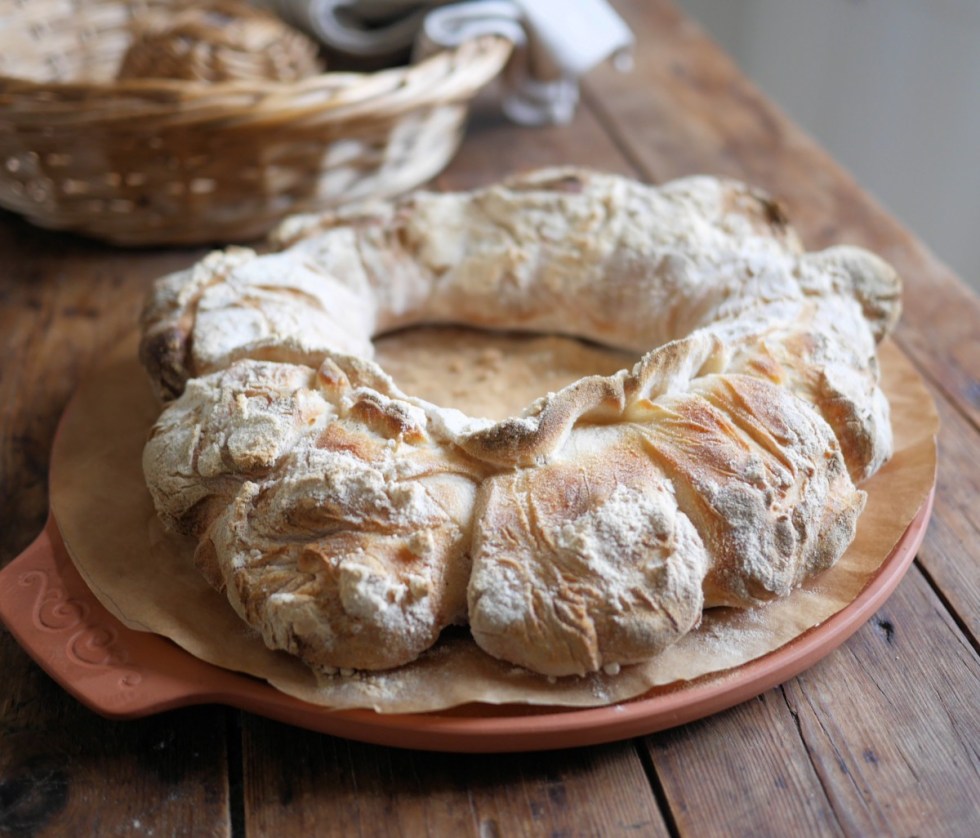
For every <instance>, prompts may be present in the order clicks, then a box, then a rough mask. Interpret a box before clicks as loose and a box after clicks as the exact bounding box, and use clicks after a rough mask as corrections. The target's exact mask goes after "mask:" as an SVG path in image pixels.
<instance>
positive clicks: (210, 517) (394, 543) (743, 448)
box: [141, 169, 900, 676]
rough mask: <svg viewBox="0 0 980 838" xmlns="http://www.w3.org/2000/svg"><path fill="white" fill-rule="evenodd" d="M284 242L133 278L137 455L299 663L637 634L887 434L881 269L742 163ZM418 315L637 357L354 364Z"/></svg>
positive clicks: (801, 515) (726, 601) (804, 520)
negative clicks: (501, 374)
mask: <svg viewBox="0 0 980 838" xmlns="http://www.w3.org/2000/svg"><path fill="white" fill-rule="evenodd" d="M277 241H278V245H277V246H278V247H279V248H280V249H279V250H278V251H276V252H273V253H270V254H267V255H265V256H259V255H257V254H255V253H254V252H252V251H249V250H245V249H240V248H232V249H229V250H228V251H225V252H223V253H217V254H212V255H211V256H209V257H207V258H206V259H204V260H203V261H202V262H201V263H199V264H198V265H197V266H195V267H194V268H192V269H191V270H189V271H186V272H183V273H181V274H177V275H172V276H170V277H165V278H163V279H162V280H160V281H159V282H158V283H157V285H156V287H155V289H154V291H153V293H152V294H151V295H150V298H149V300H148V302H147V305H146V308H145V310H144V314H143V341H142V344H141V358H142V359H143V362H144V365H145V366H146V367H147V370H148V372H149V373H150V376H151V379H152V380H153V381H154V384H155V387H156V388H157V392H158V393H159V394H160V395H161V396H162V397H163V398H164V399H167V400H170V399H173V401H172V402H171V404H170V405H169V406H168V407H167V408H166V409H165V410H164V411H163V413H162V414H161V416H160V419H159V421H158V422H157V424H156V425H155V427H154V429H153V433H152V435H151V438H150V440H149V442H148V443H147V446H146V449H145V451H144V471H145V473H146V477H147V483H148V486H149V488H150V491H151V494H152V496H153V499H154V503H155V504H156V507H157V509H158V512H159V513H160V515H161V518H162V519H163V520H164V522H165V523H166V524H167V525H168V526H170V527H173V528H175V529H179V530H181V531H183V532H190V533H192V534H194V535H196V536H197V537H198V538H199V548H198V551H197V558H198V562H199V564H200V565H201V567H202V570H203V572H204V573H205V575H206V576H207V578H208V579H209V581H211V583H212V584H214V585H216V586H217V587H219V588H222V589H223V590H225V592H226V593H227V595H228V598H229V600H230V601H231V603H232V605H233V606H234V607H235V608H236V610H237V611H238V612H239V614H240V615H241V616H242V618H243V619H245V620H246V621H247V622H248V623H250V624H251V625H253V626H255V627H256V628H257V629H258V630H259V631H260V632H261V633H262V635H263V638H264V639H265V641H266V643H267V644H269V645H270V646H272V647H274V648H282V649H286V650H287V651H289V652H291V653H293V654H296V655H299V656H300V657H301V658H302V659H303V660H305V661H306V662H307V663H309V664H310V665H312V666H314V667H316V668H319V669H330V668H335V667H342V668H365V669H383V668H388V667H392V666H397V665H400V664H402V663H406V662H408V661H410V660H413V659H414V658H415V657H417V656H418V655H419V654H421V653H422V652H423V651H424V650H425V649H426V648H428V647H429V646H431V645H432V644H433V643H434V642H435V641H436V639H437V638H438V636H439V633H440V632H441V631H442V630H443V629H444V628H445V627H446V626H448V625H451V624H454V623H466V622H468V623H469V625H470V628H471V632H472V635H473V637H474V639H475V641H476V642H477V643H478V644H479V645H480V646H481V647H482V648H484V649H485V650H486V651H488V652H489V653H490V654H493V655H495V656H497V657H500V658H502V659H504V660H508V661H511V662H513V663H516V664H519V665H521V666H525V667H527V668H529V669H532V670H534V671H537V672H540V673H543V674H546V675H552V676H556V675H571V674H583V673H586V672H591V671H596V670H597V669H601V668H605V669H607V671H609V670H610V669H611V668H612V669H614V668H615V667H618V666H620V665H624V664H630V663H635V662H639V661H643V660H648V659H649V658H651V657H652V656H654V655H655V654H657V652H659V651H660V650H662V649H663V648H665V647H666V646H667V645H669V644H670V643H673V642H674V641H676V640H677V639H678V638H679V637H681V636H682V635H683V634H685V633H686V632H688V631H690V630H691V628H693V627H694V626H695V625H696V624H697V623H698V621H699V620H700V615H701V610H702V608H703V607H711V606H715V605H728V606H735V607H751V606H753V605H757V604H759V603H762V602H765V601H767V600H769V599H772V598H774V597H779V596H784V595H786V594H787V593H788V592H789V591H790V590H792V589H793V588H794V587H796V586H797V585H799V584H800V583H801V582H802V581H803V580H804V579H806V578H807V577H808V576H810V575H813V574H814V573H818V572H820V571H821V570H823V569H825V568H826V567H829V566H830V565H831V564H833V562H835V561H836V560H837V559H838V558H839V557H840V555H841V554H842V553H843V551H844V550H845V549H846V547H847V545H848V544H849V543H850V541H851V540H852V539H853V536H854V532H855V528H856V523H857V519H858V516H859V515H860V512H861V510H862V508H863V506H864V493H863V492H861V491H860V490H859V489H857V488H856V486H855V483H857V482H860V480H862V479H864V478H866V477H868V476H869V475H870V474H872V473H874V471H876V470H877V469H878V468H879V467H880V465H881V464H882V463H883V462H884V461H885V459H887V457H888V456H889V454H890V451H891V432H890V425H889V421H888V405H887V401H886V400H885V399H884V396H883V395H882V394H881V391H880V389H879V388H878V377H877V376H878V370H877V360H876V354H875V347H876V343H877V341H879V340H880V339H881V338H882V337H883V336H884V335H885V334H887V333H888V331H889V330H890V329H891V328H892V326H893V325H894V323H895V321H896V319H897V317H898V312H899V300H900V283H899V281H898V278H897V277H896V275H895V274H894V272H893V271H892V270H891V269H890V268H889V267H888V266H887V265H885V264H884V263H883V262H882V261H881V260H880V259H878V258H877V257H875V256H873V255H872V254H870V253H868V252H866V251H863V250H860V249H858V248H853V247H838V248H830V249H828V250H825V251H822V252H820V253H806V252H804V251H803V249H802V247H801V245H800V243H799V241H798V239H797V237H796V235H795V233H794V232H793V231H792V229H791V228H790V227H789V225H788V222H787V220H786V218H785V215H784V214H783V213H782V211H781V210H780V209H779V208H778V205H776V204H775V203H774V202H772V200H771V199H769V198H768V197H766V196H764V195H762V194H761V193H759V192H758V191H756V190H753V189H751V188H749V187H746V186H744V185H742V184H737V183H734V182H731V181H724V180H717V179H714V178H707V177H698V178H690V179H686V180H682V181H676V182H673V183H669V184H666V185H664V186H662V187H650V186H645V185H642V184H638V183H635V182H633V181H629V180H627V179H624V178H619V177H614V176H609V175H600V174H597V173H592V172H586V171H582V170H577V169H557V170H545V171H543V172H538V173H532V174H530V175H526V176H523V177H521V178H518V179H514V180H511V181H509V182H505V183H503V184H500V185H497V186H491V187H488V188H486V189H483V190H477V191H475V192H469V193H455V194H436V193H425V192H421V193H416V194H414V195H412V196H409V197H407V198H404V199H401V200H400V201H396V202H391V203H385V204H378V205H372V206H368V207H361V208H357V209H353V210H343V211H339V212H335V213H331V214H327V215H322V216H316V217H314V216H307V217H297V218H295V219H292V220H290V221H288V222H286V223H285V224H284V225H283V227H281V228H280V230H279V232H278V238H277ZM423 323H436V324H438V323H455V324H462V325H467V326H472V327H477V328H491V329H504V328H506V329H521V330H526V331H534V332H550V333H556V334H566V335H573V336H577V337H580V338H584V339H587V340H591V341H596V342H599V343H602V344H605V345H609V346H614V347H617V348H620V349H625V350H628V351H635V352H644V353H645V354H643V355H642V357H641V358H640V360H639V361H638V362H637V363H636V364H635V365H634V366H633V367H632V368H631V369H623V370H620V371H619V372H617V373H615V374H613V375H593V376H586V377H584V378H581V379H580V380H578V381H575V382H574V383H572V384H570V385H568V386H566V387H564V388H562V389H560V390H558V391H557V392H554V393H549V394H547V395H546V396H543V397H542V398H539V399H538V400H536V401H535V402H533V403H532V404H530V405H528V407H527V408H525V409H524V410H523V411H522V412H521V413H519V414H518V415H515V416H511V417H509V418H505V419H502V420H498V421H493V420H490V419H485V418H482V417H478V416H467V415H466V414H464V413H462V412H460V411H458V410H455V409H453V408H451V407H448V406H439V405H435V404H432V403H430V402H427V401H425V400H423V399H421V398H419V397H417V396H414V395H411V394H408V393H404V392H402V391H401V390H400V389H399V388H398V386H397V385H396V384H395V382H394V381H393V380H392V379H391V378H390V377H389V376H388V375H387V374H386V373H385V371H384V370H383V369H381V367H379V366H378V365H377V364H376V363H375V362H374V361H373V360H372V358H373V346H372V344H371V340H372V338H373V337H374V336H375V335H377V334H380V333H382V332H385V331H388V330H391V329H395V328H401V327H404V326H408V325H413V324H423ZM650 346H656V348H654V349H649V347H650Z"/></svg>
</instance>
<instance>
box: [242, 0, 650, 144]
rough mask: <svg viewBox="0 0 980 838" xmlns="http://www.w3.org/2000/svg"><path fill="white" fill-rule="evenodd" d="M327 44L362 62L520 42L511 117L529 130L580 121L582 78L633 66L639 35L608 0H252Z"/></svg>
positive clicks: (512, 73) (507, 104) (510, 90)
mask: <svg viewBox="0 0 980 838" xmlns="http://www.w3.org/2000/svg"><path fill="white" fill-rule="evenodd" d="M253 2H255V3H257V4H258V5H262V6H265V7H266V8H268V9H271V10H272V11H274V12H276V13H277V14H279V15H280V17H282V18H283V19H284V20H286V21H288V22H289V23H292V24H293V25H294V26H297V27H299V28H301V29H303V30H305V31H306V32H308V33H309V34H310V35H312V36H313V37H315V38H317V39H318V40H320V41H321V42H322V43H323V44H325V45H326V46H327V47H329V48H331V49H333V50H335V51H338V52H341V53H345V54H347V55H350V56H354V57H357V58H361V59H371V60H377V61H383V60H385V59H386V58H389V57H390V59H391V60H392V61H396V60H398V58H400V57H402V56H404V55H405V54H406V53H407V52H408V51H409V50H410V49H413V50H414V52H413V55H414V57H415V58H416V59H419V58H423V57H425V56H426V55H429V54H431V53H432V52H435V51H437V50H440V49H447V48H452V47H456V46H459V44H461V43H463V42H464V41H467V40H469V39H471V38H475V37H478V36H480V35H487V34H495V35H501V36H503V37H505V38H507V39H509V40H510V41H512V42H513V44H514V56H513V58H512V59H511V63H510V64H509V65H508V69H507V72H506V73H505V77H504V88H505V92H504V101H503V108H504V112H505V113H506V114H507V116H508V117H509V118H511V119H512V120H514V121H515V122H519V123H521V124H524V125H541V124H556V123H557V124H562V123H566V122H568V121H569V120H571V118H572V117H573V116H574V113H575V107H576V105H577V103H578V95H579V79H580V78H581V77H582V76H583V75H584V74H585V73H587V72H588V71H589V70H591V69H592V68H593V67H595V66H596V65H597V64H599V63H601V62H602V61H605V60H606V59H608V58H613V60H614V62H615V66H616V67H617V68H618V69H621V70H624V69H627V68H628V67H629V66H630V63H631V54H632V48H633V34H632V32H630V30H629V27H627V26H626V24H625V23H624V22H623V20H622V18H620V17H619V15H618V14H616V12H615V11H613V9H612V8H611V7H610V6H609V4H608V3H607V2H606V0H472V1H471V2H463V3H460V2H456V3H451V4H449V3H447V2H446V0H253Z"/></svg>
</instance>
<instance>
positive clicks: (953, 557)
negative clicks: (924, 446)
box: [916, 391, 980, 701]
mask: <svg viewBox="0 0 980 838" xmlns="http://www.w3.org/2000/svg"><path fill="white" fill-rule="evenodd" d="M934 396H935V401H936V406H937V408H938V409H939V419H940V422H941V423H942V424H941V427H940V430H939V465H938V476H937V479H936V502H935V506H934V507H933V514H932V521H931V522H930V524H929V529H928V530H926V537H925V541H924V542H923V544H922V547H921V548H920V550H919V553H918V556H917V557H916V561H917V562H918V563H919V564H920V565H921V566H922V568H923V569H924V570H925V572H926V574H927V575H928V577H929V578H930V579H931V580H932V583H933V584H934V585H935V586H936V587H937V588H938V590H939V591H941V593H942V597H943V599H945V600H946V602H948V603H949V607H950V608H952V609H953V611H954V613H955V615H956V618H957V619H958V620H959V621H960V623H961V625H962V627H963V628H964V630H965V631H967V632H968V633H969V634H970V637H971V640H972V642H973V645H974V648H980V506H978V498H980V471H978V469H977V464H978V463H980V434H978V433H977V431H976V429H975V428H974V427H973V425H971V424H970V422H969V421H967V420H966V419H965V418H964V417H963V415H962V414H961V413H960V412H959V411H958V410H956V409H955V408H954V407H952V406H951V405H950V404H949V402H947V401H946V400H945V399H944V398H943V397H942V395H941V394H940V393H938V392H936V391H934ZM977 700H978V701H980V696H978V697H977Z"/></svg>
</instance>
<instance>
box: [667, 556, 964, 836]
mask: <svg viewBox="0 0 980 838" xmlns="http://www.w3.org/2000/svg"><path fill="white" fill-rule="evenodd" d="M978 695H980V658H978V656H977V654H976V652H975V651H974V650H973V649H972V648H971V647H970V646H969V645H968V644H967V643H966V642H965V639H964V638H963V635H962V634H961V633H960V631H959V630H958V629H957V627H956V626H955V625H954V624H953V622H952V620H951V619H950V617H949V614H948V613H947V612H946V610H945V609H944V608H943V606H942V604H941V603H940V602H939V601H938V599H937V598H936V596H935V594H934V593H933V591H932V590H931V589H930V588H929V586H928V584H927V583H926V582H925V580H924V579H923V577H922V575H921V574H920V573H919V572H918V570H916V569H915V568H913V569H912V570H911V571H910V573H909V575H908V577H907V578H906V579H905V580H904V581H903V582H902V584H901V585H900V586H899V588H898V590H897V591H896V593H895V594H894V595H893V596H892V598H891V599H890V600H889V601H888V602H887V603H886V605H885V606H884V608H882V609H881V610H880V611H879V612H878V614H877V615H875V617H874V618H873V619H872V621H871V622H870V623H869V624H867V625H866V626H864V627H863V628H862V629H860V630H859V631H858V633H857V634H856V635H855V636H854V637H852V638H851V639H850V640H849V641H848V642H847V643H846V644H845V645H844V646H843V647H841V648H840V649H838V650H837V651H836V652H835V653H834V654H833V655H831V656H830V657H829V658H827V659H825V660H824V661H822V662H821V663H819V664H818V665H816V666H815V667H813V668H812V669H810V670H808V671H807V672H805V673H803V674H802V675H800V676H799V677H798V678H795V679H793V680H792V681H790V682H788V683H787V684H785V685H783V687H781V688H778V689H776V690H771V691H769V692H768V693H766V694H765V695H764V696H762V697H760V698H758V699H756V700H754V701H752V702H748V703H747V704H744V705H742V706H740V707H737V708H734V709H733V710H730V711H728V712H727V713H724V714H721V715H719V716H716V717H714V718H712V719H708V720H705V721H704V722H701V723H698V724H694V725H689V726H687V727H684V728H680V729H678V730H676V731H671V732H667V733H665V734H662V735H660V736H655V737H650V738H649V739H648V746H649V749H650V755H651V759H652V762H653V765H654V768H655V770H656V773H657V776H658V777H659V779H660V782H661V783H662V785H663V788H664V793H665V796H666V799H667V801H668V803H669V804H670V806H671V811H672V813H673V817H674V819H675V821H676V822H677V825H678V827H679V830H680V833H681V834H682V835H702V834H726V835H753V836H755V835H773V836H781V835H790V834H792V835H814V836H822V835H832V834H841V833H843V834H846V835H852V836H862V835H970V834H975V833H974V832H971V830H975V828H976V823H977V821H976V814H977V808H976V805H977V804H976V801H977V800H980V706H978V703H977V696H978ZM801 751H802V752H803V753H805V754H806V755H807V758H808V764H807V765H805V766H802V768H801V762H800V760H799V758H798V754H799V753H800V752H801Z"/></svg>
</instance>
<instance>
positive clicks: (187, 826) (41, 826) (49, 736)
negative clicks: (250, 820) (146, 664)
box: [0, 629, 230, 836]
mask: <svg viewBox="0 0 980 838" xmlns="http://www.w3.org/2000/svg"><path fill="white" fill-rule="evenodd" d="M0 672H3V680H4V688H3V689H2V690H0V835H5V836H6V835H11V836H20V835H37V836H42V835H44V836H48V835H50V836H63V835H79V836H87V835H93V836H94V835H174V836H178V835H179V836H195V835H215V836H220V835H228V834H229V832H230V828H229V823H230V820H229V804H228V777H227V771H226V760H225V753H226V742H225V718H226V714H227V712H230V711H224V710H221V709H220V708H213V707H211V708H194V709H191V710H181V711H178V712H173V713H167V714H164V715H162V716H157V717H154V718H150V719H144V720H141V721H138V722H110V721H106V720H105V719H101V718H99V717H98V716H96V715H94V714H92V713H90V712H89V711H88V710H86V709H85V708H84V707H82V706H81V705H80V704H78V703H77V702H76V701H75V700H74V699H72V698H71V697H69V696H68V694H67V693H65V692H63V691H62V689H61V688H60V687H59V686H58V685H57V684H55V683H54V682H53V681H52V680H51V679H50V678H48V677H47V676H46V675H45V674H44V673H43V672H41V670H40V669H38V667H36V666H35V665H34V664H33V663H32V662H31V661H30V660H29V659H28V657H27V655H25V654H24V653H23V652H22V651H21V650H20V648H18V647H17V645H16V643H14V640H13V638H12V637H11V636H10V635H9V634H8V633H7V632H6V630H4V629H0Z"/></svg>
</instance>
